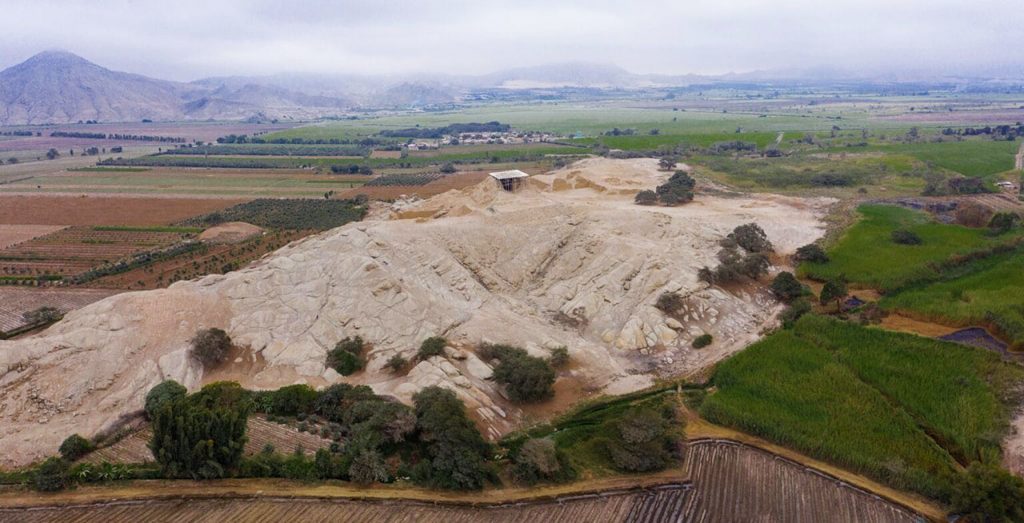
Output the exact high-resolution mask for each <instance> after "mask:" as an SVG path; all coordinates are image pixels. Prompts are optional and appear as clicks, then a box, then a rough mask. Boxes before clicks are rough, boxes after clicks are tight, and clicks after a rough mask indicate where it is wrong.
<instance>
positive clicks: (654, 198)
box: [633, 190, 658, 205]
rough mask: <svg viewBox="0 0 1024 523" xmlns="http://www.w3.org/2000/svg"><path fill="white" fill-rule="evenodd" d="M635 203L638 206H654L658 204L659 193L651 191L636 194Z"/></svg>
mask: <svg viewBox="0 0 1024 523" xmlns="http://www.w3.org/2000/svg"><path fill="white" fill-rule="evenodd" d="M633 201H634V202H635V203H636V204H637V205H654V204H656V203H658V193H656V192H654V191H651V190H646V191H640V192H638V193H636V198H634V199H633Z"/></svg>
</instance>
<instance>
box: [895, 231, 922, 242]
mask: <svg viewBox="0 0 1024 523" xmlns="http://www.w3.org/2000/svg"><path fill="white" fill-rule="evenodd" d="M892 241H893V243H898V244H900V245H921V237H920V236H918V235H917V233H916V232H914V231H908V230H906V229H896V230H895V231H892Z"/></svg>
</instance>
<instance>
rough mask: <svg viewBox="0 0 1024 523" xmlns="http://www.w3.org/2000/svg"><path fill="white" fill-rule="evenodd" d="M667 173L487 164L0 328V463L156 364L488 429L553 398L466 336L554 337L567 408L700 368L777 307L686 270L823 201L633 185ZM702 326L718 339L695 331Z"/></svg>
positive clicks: (81, 417) (792, 237)
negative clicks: (493, 365) (354, 219)
mask: <svg viewBox="0 0 1024 523" xmlns="http://www.w3.org/2000/svg"><path fill="white" fill-rule="evenodd" d="M668 174H669V173H665V172H661V171H658V169H657V161H656V160H650V159H643V160H628V161H615V160H604V159H592V160H585V161H583V162H579V163H576V164H574V165H573V166H571V167H568V168H565V169H561V170H558V171H555V172H552V173H549V174H545V175H539V176H533V177H531V178H530V179H529V180H528V183H527V184H526V185H525V186H524V187H523V188H522V189H521V190H520V191H518V192H516V193H508V192H505V191H503V190H501V189H500V188H499V187H498V185H497V184H496V183H495V182H494V181H493V180H484V181H483V182H481V183H479V184H478V185H474V186H472V187H469V188H466V189H462V190H457V191H449V192H447V193H444V194H441V195H438V196H436V197H433V198H431V199H428V200H425V201H421V202H418V203H415V204H410V203H409V202H405V203H404V204H402V205H400V206H396V209H395V211H394V212H392V213H391V216H390V217H381V218H374V219H371V220H368V221H363V222H358V223H352V224H349V225H346V226H344V227H340V228H337V229H334V230H331V231H327V232H325V233H322V234H320V235H317V236H313V237H309V238H307V239H304V240H301V241H299V242H296V243H293V244H291V245H289V246H287V247H285V248H283V249H281V250H279V251H277V252H275V253H274V254H272V255H269V256H267V257H266V258H264V259H262V260H260V261H259V262H257V263H254V264H253V265H251V266H249V267H248V268H245V269H242V270H239V271H235V272H231V273H228V274H224V275H213V276H207V277H204V278H202V279H199V280H195V281H185V282H179V283H176V284H174V285H172V286H171V287H169V288H167V289H162V290H155V291H146V292H131V293H124V294H120V295H116V296H113V297H110V298H107V299H104V300H102V301H100V302H97V303H95V304H93V305H90V306H88V307H85V308H82V309H80V310H77V311H75V312H72V313H70V314H68V315H67V317H66V318H65V319H64V320H63V321H61V322H59V323H57V324H55V325H54V326H52V327H50V328H49V329H48V330H46V331H45V332H43V333H41V334H38V335H36V336H33V337H30V338H26V339H21V340H17V341H0V459H2V461H3V462H2V463H0V465H3V466H12V465H21V464H25V463H28V462H30V461H32V460H34V459H38V458H39V457H42V456H44V455H47V454H52V453H53V452H54V451H55V450H56V448H57V447H58V445H59V444H60V442H61V441H62V440H63V439H64V438H65V437H66V436H68V435H70V434H72V433H75V432H77V433H80V434H82V435H84V436H86V437H89V436H92V435H94V434H96V433H98V432H101V431H109V430H112V429H113V428H115V427H116V426H117V425H118V424H119V423H121V422H122V421H123V419H124V418H125V417H126V416H128V415H130V414H131V413H133V412H137V411H138V410H139V409H141V407H142V404H143V400H144V396H145V393H146V391H148V389H149V388H150V387H152V386H153V385H155V384H156V383H158V382H160V381H161V380H164V379H175V380H177V381H179V382H181V383H182V384H184V385H186V386H187V387H188V388H190V389H196V388H198V387H199V386H200V385H201V384H203V383H207V382H210V381H213V380H217V379H232V380H237V381H239V382H241V383H242V384H243V385H244V386H246V387H252V388H277V387H279V386H283V385H287V384H292V383H300V382H305V383H309V384H311V385H314V386H322V385H326V384H330V383H335V382H340V381H348V382H352V383H363V384H368V385H370V386H372V387H373V388H374V390H376V391H377V392H378V393H380V394H390V395H393V396H395V397H397V398H398V399H400V400H402V401H409V400H410V398H411V396H412V395H413V394H414V393H415V392H416V391H417V390H419V389H420V388H423V387H426V386H430V385H441V386H444V387H448V388H451V389H452V390H454V391H456V392H457V393H458V395H459V396H460V397H461V398H462V399H463V400H464V401H465V402H466V405H467V407H468V408H469V410H470V412H471V413H473V415H474V416H475V417H476V418H477V419H478V420H479V421H480V422H481V423H482V426H483V427H484V428H485V433H486V434H488V435H489V436H491V437H497V436H498V435H500V434H502V433H505V432H507V431H509V430H511V429H513V428H515V427H517V426H519V425H521V424H522V423H524V422H529V421H533V420H534V419H535V418H536V417H537V416H543V415H545V414H550V411H545V410H544V408H545V407H544V405H540V406H532V407H527V408H521V407H519V406H517V405H515V404H512V403H510V402H508V401H507V400H506V399H505V398H504V397H503V395H502V393H501V391H500V390H499V388H498V387H497V385H496V384H494V383H493V382H492V381H490V380H489V379H488V378H489V377H490V373H491V369H490V367H489V366H488V365H487V364H486V363H484V362H483V361H482V360H481V359H479V358H478V357H477V356H476V355H475V354H474V350H475V348H476V347H477V346H478V345H479V344H480V343H481V342H485V341H486V342H495V343H498V342H500V343H510V344H514V345H518V346H522V347H524V348H526V349H527V350H528V351H529V352H531V353H533V354H536V355H541V356H544V355H547V354H548V353H549V351H550V350H552V349H553V348H556V347H560V346H565V347H567V348H568V350H569V353H570V356H571V358H572V362H571V365H570V366H569V368H568V370H567V371H565V372H563V376H562V377H561V378H560V379H559V382H558V383H556V391H558V392H557V393H556V398H555V400H552V401H553V402H555V403H558V404H559V405H561V406H563V407H564V405H567V404H568V403H570V402H571V401H573V400H576V399H579V398H580V397H581V396H582V395H584V394H600V393H624V392H628V391H632V390H637V389H640V388H643V387H646V386H648V385H650V384H651V383H652V380H653V379H654V378H655V377H658V376H668V375H679V374H684V373H687V372H692V371H695V370H698V369H701V368H703V367H705V366H707V365H708V364H710V363H713V362H715V361H718V360H720V359H721V358H723V357H725V356H727V355H728V354H731V353H733V352H735V351H736V350H739V349H741V348H743V347H744V346H746V345H747V344H749V343H750V342H751V341H753V340H754V339H756V338H757V337H758V333H759V332H760V331H761V330H762V329H763V328H765V327H766V326H768V325H770V324H771V322H772V321H774V320H773V317H774V315H775V313H776V312H777V311H778V306H777V305H776V304H775V302H774V301H773V300H772V299H771V298H770V297H769V295H768V294H767V292H766V291H765V290H764V289H763V288H762V287H760V286H746V287H744V288H741V289H730V290H728V291H727V290H723V289H719V288H714V287H710V288H709V287H708V286H707V285H706V284H704V283H702V282H700V281H699V280H698V278H697V271H698V269H699V268H700V267H702V266H705V265H712V266H713V265H715V264H716V260H715V254H716V252H717V251H718V242H719V241H720V240H721V239H722V238H723V237H724V236H725V235H726V234H728V233H729V232H730V231H731V230H732V229H733V228H734V227H736V226H738V225H741V224H744V223H749V222H757V223H758V224H760V225H761V226H762V227H763V228H764V230H765V231H766V232H767V234H768V236H769V238H770V240H771V241H772V242H773V243H774V244H775V247H776V250H777V251H778V252H779V253H781V254H786V253H790V252H792V251H793V250H795V248H796V247H798V246H800V245H803V244H806V243H809V242H811V241H813V240H815V239H817V238H818V237H819V236H820V235H821V234H822V233H823V231H824V226H823V224H822V222H821V217H822V215H823V214H824V212H825V210H826V208H827V206H828V205H829V204H830V201H829V200H825V199H800V198H788V197H781V196H773V195H758V196H750V197H718V196H711V195H708V194H698V197H697V199H696V200H695V201H694V202H693V203H690V204H687V205H683V206H679V207H673V208H667V207H656V206H655V207H645V206H638V205H636V204H634V203H633V196H634V195H635V194H636V192H637V191H639V190H641V189H649V188H653V187H655V186H656V185H658V184H659V183H662V182H663V181H664V180H665V179H666V178H667V177H668ZM385 214H386V213H385ZM378 215H379V213H378ZM780 259H781V258H780ZM666 291H674V292H677V293H679V294H681V295H682V296H683V297H684V300H685V306H684V307H683V309H681V310H680V311H679V313H678V314H676V315H675V318H668V317H666V316H665V315H664V314H663V313H662V312H661V311H659V310H658V309H656V308H655V307H654V303H655V302H656V300H657V298H658V296H659V295H661V294H662V293H663V292H666ZM208 327H220V328H223V329H225V330H226V331H227V332H228V333H229V334H230V335H231V337H232V339H233V340H234V341H235V343H236V344H237V345H238V346H239V347H241V348H240V349H239V350H238V351H237V352H238V354H235V355H234V356H236V357H235V359H234V361H233V362H230V363H228V364H225V365H224V366H223V367H221V368H218V369H214V370H213V371H206V372H204V370H203V369H202V368H201V367H200V366H199V365H198V363H196V362H195V361H193V360H192V358H190V357H189V355H188V350H189V339H190V338H191V337H192V336H193V335H194V334H195V332H196V330H198V329H200V328H208ZM703 333H709V334H712V335H713V336H714V340H715V341H714V343H713V344H712V345H711V346H709V347H706V348H703V349H700V350H697V349H693V348H692V347H691V343H692V340H693V339H694V338H695V337H696V336H699V335H701V334H703ZM356 335H358V336H361V337H362V338H363V339H364V340H366V341H367V342H368V343H370V344H371V345H372V350H371V351H370V353H369V356H368V361H369V363H368V365H367V368H366V370H365V371H363V372H361V373H358V374H356V375H353V376H350V377H345V378H343V377H341V376H339V375H338V374H337V373H336V372H334V370H332V369H326V368H325V366H324V362H325V355H326V352H327V351H328V350H329V349H330V348H332V347H333V346H334V344H335V343H336V342H337V341H338V340H340V339H342V338H344V337H346V336H356ZM436 335H441V336H445V337H446V338H447V339H448V340H449V342H450V343H451V345H452V346H451V347H449V348H448V349H447V350H446V355H445V356H443V357H441V356H435V357H433V358H431V359H429V360H427V361H422V362H418V363H417V364H416V365H415V366H414V367H413V368H412V369H411V370H410V371H409V372H408V374H398V375H396V374H393V373H392V372H390V371H388V370H386V369H384V364H385V362H386V361H387V360H388V359H389V358H390V357H391V356H393V355H394V354H396V353H399V354H402V355H403V356H405V357H406V358H408V359H410V360H414V355H415V352H416V349H417V348H418V347H419V344H420V342H422V341H423V340H424V339H425V338H427V337H430V336H436Z"/></svg>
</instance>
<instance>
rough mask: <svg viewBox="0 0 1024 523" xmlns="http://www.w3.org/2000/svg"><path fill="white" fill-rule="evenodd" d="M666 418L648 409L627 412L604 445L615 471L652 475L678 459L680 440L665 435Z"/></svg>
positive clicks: (667, 434) (667, 423) (667, 424)
mask: <svg viewBox="0 0 1024 523" xmlns="http://www.w3.org/2000/svg"><path fill="white" fill-rule="evenodd" d="M665 414H666V413H658V412H656V411H654V410H652V409H649V408H641V409H632V410H628V411H626V413H625V414H624V415H623V416H622V419H621V420H619V421H618V422H617V423H615V427H614V430H612V431H611V435H610V437H609V438H608V441H607V444H606V445H607V449H608V453H609V455H610V456H611V461H612V464H613V465H614V466H615V468H617V469H619V470H621V471H623V472H651V471H655V470H661V469H664V468H665V467H667V466H668V465H669V463H671V462H672V461H673V460H674V459H676V458H677V457H678V455H679V452H680V446H679V439H680V438H679V436H678V435H677V434H672V433H670V432H669V431H668V427H669V420H667V419H666V417H665ZM669 415H670V416H671V414H669Z"/></svg>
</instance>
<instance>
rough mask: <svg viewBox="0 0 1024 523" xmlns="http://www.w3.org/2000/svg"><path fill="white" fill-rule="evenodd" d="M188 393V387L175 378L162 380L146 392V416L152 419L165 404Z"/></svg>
mask: <svg viewBox="0 0 1024 523" xmlns="http://www.w3.org/2000/svg"><path fill="white" fill-rule="evenodd" d="M187 395H188V389H186V388H185V387H184V386H183V385H182V384H180V383H178V382H176V381H174V380H165V381H161V382H160V383H158V384H157V385H155V386H154V387H153V388H152V389H149V392H148V393H147V394H146V406H145V409H146V417H147V418H149V419H150V420H152V419H153V418H155V417H156V413H157V412H158V411H159V410H160V409H161V408H163V406H164V405H166V404H168V403H171V402H173V401H177V400H179V399H182V398H184V397H185V396H187Z"/></svg>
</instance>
